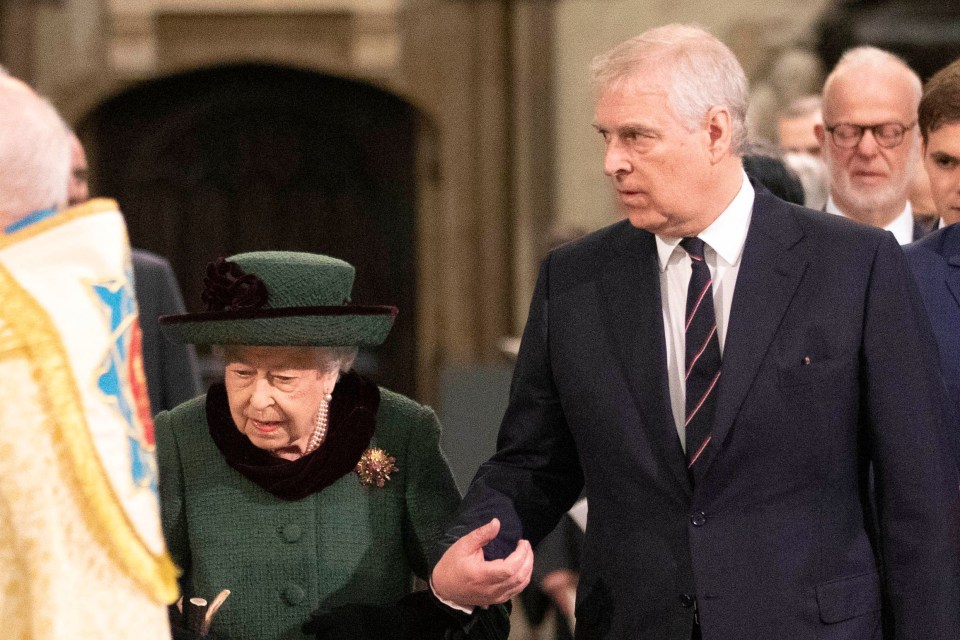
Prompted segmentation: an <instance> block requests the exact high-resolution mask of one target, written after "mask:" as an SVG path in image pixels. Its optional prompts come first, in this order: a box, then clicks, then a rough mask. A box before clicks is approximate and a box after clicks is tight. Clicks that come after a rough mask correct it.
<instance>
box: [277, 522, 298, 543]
mask: <svg viewBox="0 0 960 640" xmlns="http://www.w3.org/2000/svg"><path fill="white" fill-rule="evenodd" d="M280 535H281V536H282V537H283V539H284V540H286V541H287V542H297V541H298V540H300V538H302V537H303V527H301V526H300V525H298V524H288V525H284V526H283V527H281V528H280Z"/></svg>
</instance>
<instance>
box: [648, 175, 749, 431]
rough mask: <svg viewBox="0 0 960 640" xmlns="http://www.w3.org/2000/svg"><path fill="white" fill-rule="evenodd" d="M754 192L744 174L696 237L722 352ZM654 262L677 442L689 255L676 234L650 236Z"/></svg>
mask: <svg viewBox="0 0 960 640" xmlns="http://www.w3.org/2000/svg"><path fill="white" fill-rule="evenodd" d="M754 196H755V192H754V190H753V185H751V184H750V180H748V179H747V176H746V174H744V176H743V184H742V185H741V186H740V191H738V192H737V195H736V196H735V197H734V199H733V200H732V201H731V202H730V204H729V205H727V208H726V209H724V210H723V212H722V213H721V214H720V215H719V216H718V217H717V219H716V220H714V221H713V223H711V224H710V226H709V227H707V228H706V229H704V230H703V231H701V232H700V233H699V234H698V236H697V237H699V238H700V239H701V240H703V241H704V243H705V244H706V247H705V248H704V258H705V260H706V262H707V265H708V266H709V268H710V274H711V276H712V277H713V305H714V311H715V313H716V314H717V336H718V338H719V341H720V353H721V354H722V353H723V347H724V343H725V341H726V337H727V326H728V325H729V322H730V307H731V305H732V304H733V289H734V286H735V285H736V282H737V274H738V273H739V271H740V261H741V258H742V257H743V246H744V244H745V243H746V240H747V230H748V228H749V227H750V219H751V217H752V215H753V200H754ZM656 240H657V257H658V259H659V263H660V301H661V303H662V306H663V327H664V333H665V336H664V337H665V339H666V340H665V341H666V349H667V351H666V353H667V378H668V380H669V383H670V404H671V408H672V410H673V420H674V424H675V425H676V428H677V435H678V436H679V437H680V443H681V445H684V443H685V441H686V429H685V427H684V423H685V422H686V419H685V418H686V416H685V413H686V401H685V397H686V382H685V380H684V375H683V373H684V371H685V366H684V359H685V349H686V336H685V331H684V325H685V321H686V314H687V287H688V285H689V284H690V273H691V271H692V268H691V266H690V264H691V263H690V256H689V255H687V252H686V251H684V249H683V247H681V246H680V241H681V240H682V238H670V237H666V236H659V235H658V236H656Z"/></svg>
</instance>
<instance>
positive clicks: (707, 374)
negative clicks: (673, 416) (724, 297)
mask: <svg viewBox="0 0 960 640" xmlns="http://www.w3.org/2000/svg"><path fill="white" fill-rule="evenodd" d="M680 246H681V247H683V249H684V250H685V251H686V252H687V254H689V256H690V266H691V272H690V286H689V287H688V289H687V319H686V325H685V326H686V329H685V340H686V357H685V364H686V366H685V372H686V373H685V375H686V388H687V397H686V443H685V444H686V450H687V468H688V469H689V470H690V477H691V478H693V479H694V480H697V479H699V477H700V473H699V468H698V467H697V461H698V460H699V459H700V458H701V457H702V455H703V452H704V451H706V449H707V446H708V445H709V444H710V437H711V436H710V432H711V429H712V427H713V414H714V408H715V407H716V403H717V393H716V389H717V382H718V381H719V380H720V340H719V337H718V336H717V316H716V313H714V310H713V278H712V277H711V275H710V267H708V266H707V263H706V261H705V260H704V259H703V247H704V243H703V240H701V239H700V238H684V239H683V240H681V241H680Z"/></svg>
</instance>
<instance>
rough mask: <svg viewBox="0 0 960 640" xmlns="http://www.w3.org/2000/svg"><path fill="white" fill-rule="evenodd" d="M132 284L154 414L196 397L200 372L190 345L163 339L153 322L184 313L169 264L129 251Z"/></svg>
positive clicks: (174, 277) (151, 406)
mask: <svg viewBox="0 0 960 640" xmlns="http://www.w3.org/2000/svg"><path fill="white" fill-rule="evenodd" d="M131 259H132V261H133V285H134V290H135V292H136V296H137V306H138V307H139V308H140V328H141V329H142V331H143V371H144V374H145V375H146V378H147V388H148V390H149V392H150V408H151V409H152V411H153V413H154V415H156V414H157V413H159V412H161V411H168V410H170V409H173V408H174V407H176V406H177V405H178V404H180V403H181V402H186V401H187V400H189V399H190V398H193V397H195V396H198V395H200V393H201V392H202V389H201V387H200V372H199V367H198V366H197V355H196V352H195V351H194V349H193V346H192V345H182V344H174V343H172V342H170V341H169V340H167V339H166V338H164V337H163V334H162V333H161V332H160V324H159V323H158V322H157V319H158V318H159V317H160V316H166V315H178V314H182V313H186V309H185V308H184V305H183V297H182V296H181V295H180V287H179V286H178V285H177V279H176V276H174V274H173V269H172V268H171V267H170V263H169V262H167V261H166V260H164V259H163V258H161V257H160V256H158V255H156V254H153V253H150V252H149V251H143V250H142V249H133V250H132V251H131Z"/></svg>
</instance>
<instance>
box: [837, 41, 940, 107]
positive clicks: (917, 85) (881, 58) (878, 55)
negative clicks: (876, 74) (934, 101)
mask: <svg viewBox="0 0 960 640" xmlns="http://www.w3.org/2000/svg"><path fill="white" fill-rule="evenodd" d="M891 66H892V67H897V68H900V69H902V70H903V71H905V72H906V73H907V75H908V77H909V78H910V83H911V84H912V85H913V87H914V90H915V92H916V95H917V104H920V97H921V96H922V95H923V82H922V81H921V80H920V76H918V75H917V72H916V71H914V70H913V69H912V68H911V67H910V65H909V64H907V61H906V60H904V59H903V58H901V57H900V56H898V55H895V54H893V53H890V52H889V51H885V50H883V49H879V48H877V47H871V46H862V47H854V48H852V49H847V50H846V51H845V52H844V53H843V55H842V56H840V59H839V60H837V64H836V65H835V66H834V67H833V70H832V71H831V72H830V75H828V76H827V79H826V81H825V82H824V83H823V97H824V101H826V100H827V98H828V93H829V91H830V86H831V85H832V84H833V83H834V82H836V79H837V76H839V75H840V73H842V72H843V71H844V70H845V69H846V68H847V67H870V68H873V69H883V68H885V67H891Z"/></svg>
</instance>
